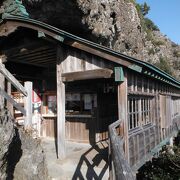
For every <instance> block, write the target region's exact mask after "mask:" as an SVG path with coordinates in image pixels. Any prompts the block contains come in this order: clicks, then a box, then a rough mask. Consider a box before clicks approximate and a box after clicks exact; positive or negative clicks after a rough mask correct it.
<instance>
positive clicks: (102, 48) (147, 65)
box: [0, 14, 180, 88]
mask: <svg viewBox="0 0 180 180" xmlns="http://www.w3.org/2000/svg"><path fill="white" fill-rule="evenodd" d="M6 21H20V22H22V23H28V24H34V25H36V26H39V27H41V28H44V29H46V30H48V31H53V32H54V33H56V34H57V35H61V36H64V37H68V38H70V39H72V40H75V41H78V42H81V43H83V44H85V45H88V46H90V47H92V48H96V49H98V50H100V51H104V52H106V53H109V54H111V55H115V56H119V57H121V58H125V59H126V60H128V61H130V62H133V63H136V64H138V65H141V66H143V67H144V68H147V69H148V70H150V71H153V72H156V73H157V74H159V75H160V76H162V77H164V78H166V79H168V80H170V81H171V82H172V83H173V84H172V83H168V84H171V85H173V86H175V87H177V88H180V81H178V80H176V79H175V78H173V77H172V76H170V75H169V74H167V73H166V72H164V71H162V70H161V69H159V68H157V67H156V66H154V65H152V64H150V63H147V62H144V61H141V60H138V59H136V58H133V57H130V56H127V55H125V54H122V53H119V52H116V51H114V50H112V49H110V48H107V47H105V46H102V45H99V44H97V43H94V42H91V41H88V40H86V39H83V38H81V37H78V36H75V35H73V34H71V33H68V32H66V31H63V30H60V29H58V28H56V27H53V26H51V25H48V24H46V23H43V22H41V21H37V20H34V19H30V18H27V17H21V16H12V15H9V14H8V15H6V16H5V17H4V18H3V21H1V22H0V23H1V24H2V23H4V22H6ZM165 83H166V82H165ZM174 83H175V84H174Z"/></svg>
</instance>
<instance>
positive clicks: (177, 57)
mask: <svg viewBox="0 0 180 180" xmlns="http://www.w3.org/2000/svg"><path fill="white" fill-rule="evenodd" d="M23 3H24V5H25V6H26V9H27V11H28V12H29V14H30V17H32V18H34V19H38V20H41V21H44V22H46V23H49V24H51V25H54V26H56V27H58V28H60V29H63V30H66V31H68V32H71V33H73V34H76V35H78V36H80V37H84V38H86V39H89V40H92V41H94V42H97V43H100V44H102V45H105V46H108V47H110V48H113V49H114V50H116V51H119V52H121V53H125V54H127V55H130V56H133V57H135V58H138V59H141V60H143V61H148V62H150V63H153V64H156V65H157V64H158V63H159V62H160V60H162V59H164V60H165V61H166V62H167V66H169V67H170V71H171V72H172V74H173V75H174V76H175V77H176V78H178V79H180V70H179V69H180V67H179V66H180V65H179V64H180V63H179V62H180V46H178V45H176V44H175V43H173V42H172V41H171V40H169V39H168V38H167V37H166V36H164V35H162V34H161V33H160V32H159V31H152V33H151V34H149V33H147V32H146V31H145V30H144V28H143V24H142V20H141V17H140V15H139V12H138V11H137V8H136V2H135V0H91V1H90V0H75V1H66V0H51V1H48V0H23ZM149 36H151V37H149Z"/></svg>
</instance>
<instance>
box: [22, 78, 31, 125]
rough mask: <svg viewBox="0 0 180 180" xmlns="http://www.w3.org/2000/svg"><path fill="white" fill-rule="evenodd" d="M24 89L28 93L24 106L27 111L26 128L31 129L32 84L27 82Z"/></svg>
mask: <svg viewBox="0 0 180 180" xmlns="http://www.w3.org/2000/svg"><path fill="white" fill-rule="evenodd" d="M24 87H25V89H26V91H27V97H25V104H24V109H25V110H26V117H25V123H24V127H25V129H29V128H31V126H32V82H30V81H27V82H25V84H24Z"/></svg>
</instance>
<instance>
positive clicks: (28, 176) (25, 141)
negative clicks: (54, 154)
mask: <svg viewBox="0 0 180 180" xmlns="http://www.w3.org/2000/svg"><path fill="white" fill-rule="evenodd" d="M19 137H20V140H21V149H22V156H21V158H20V159H19V162H18V163H17V164H16V167H15V170H14V179H15V180H19V179H21V180H32V179H36V180H46V179H48V173H47V168H46V163H45V154H44V152H43V149H42V147H41V144H40V141H37V140H35V139H32V136H31V135H29V134H26V133H24V131H22V130H20V131H19Z"/></svg>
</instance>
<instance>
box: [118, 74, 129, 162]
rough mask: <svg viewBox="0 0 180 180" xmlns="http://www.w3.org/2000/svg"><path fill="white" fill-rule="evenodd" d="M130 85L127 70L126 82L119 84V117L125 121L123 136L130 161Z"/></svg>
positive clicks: (126, 153) (126, 154)
mask: <svg viewBox="0 0 180 180" xmlns="http://www.w3.org/2000/svg"><path fill="white" fill-rule="evenodd" d="M127 107H128V86H127V72H126V71H124V82H122V83H120V84H119V85H118V117H119V120H122V123H123V128H122V129H123V136H124V140H125V156H126V158H127V159H128V162H129V138H128V117H127V114H128V109H127Z"/></svg>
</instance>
